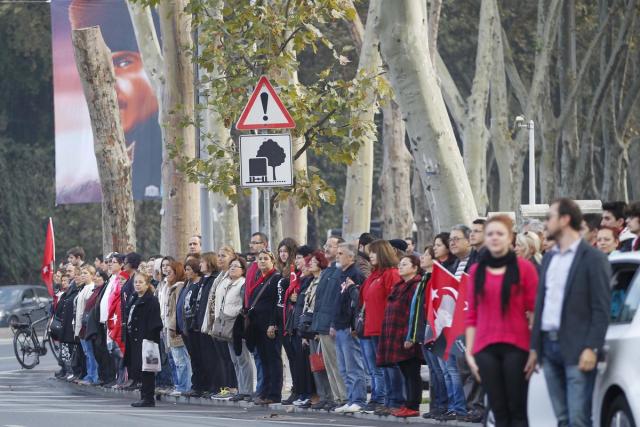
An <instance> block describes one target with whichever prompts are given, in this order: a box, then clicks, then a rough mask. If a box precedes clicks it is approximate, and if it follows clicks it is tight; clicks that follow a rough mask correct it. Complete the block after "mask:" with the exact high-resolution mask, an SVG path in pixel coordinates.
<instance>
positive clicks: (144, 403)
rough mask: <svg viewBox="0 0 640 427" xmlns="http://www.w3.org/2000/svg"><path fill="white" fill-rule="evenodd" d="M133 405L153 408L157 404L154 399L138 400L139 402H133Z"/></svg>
mask: <svg viewBox="0 0 640 427" xmlns="http://www.w3.org/2000/svg"><path fill="white" fill-rule="evenodd" d="M131 406H133V407H134V408H153V407H154V406H156V402H154V401H153V400H138V401H137V402H133V403H132V404H131Z"/></svg>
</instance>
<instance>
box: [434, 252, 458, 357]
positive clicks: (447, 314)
mask: <svg viewBox="0 0 640 427" xmlns="http://www.w3.org/2000/svg"><path fill="white" fill-rule="evenodd" d="M461 292H464V291H463V290H462V289H461V285H460V281H459V280H458V279H456V277H455V276H454V275H453V274H451V273H450V272H449V270H447V269H446V268H444V267H443V266H442V265H441V264H440V263H438V262H434V263H433V272H432V273H431V280H429V293H428V298H429V299H428V301H427V304H426V310H427V313H426V316H427V322H428V325H429V332H428V334H427V336H426V337H425V338H426V341H427V342H428V343H429V342H435V343H434V347H433V351H434V353H436V354H438V355H439V356H441V357H443V358H444V359H445V360H446V359H448V358H449V353H450V351H451V346H452V345H453V343H454V342H455V339H456V338H457V337H458V336H459V335H460V333H458V331H459V330H460V327H462V331H464V315H462V316H460V314H459V313H458V311H459V310H460V309H458V304H463V307H462V309H464V304H465V302H466V298H464V295H462V296H461ZM459 317H460V319H458V318H459Z"/></svg>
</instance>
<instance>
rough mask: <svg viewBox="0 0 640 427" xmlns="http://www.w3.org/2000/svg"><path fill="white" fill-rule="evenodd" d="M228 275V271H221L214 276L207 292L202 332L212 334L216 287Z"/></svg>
mask: <svg viewBox="0 0 640 427" xmlns="http://www.w3.org/2000/svg"><path fill="white" fill-rule="evenodd" d="M228 276H229V272H228V271H221V272H220V274H218V277H216V278H215V280H214V281H213V284H212V285H211V290H210V292H209V298H208V299H207V307H206V309H205V314H204V320H203V321H202V328H201V331H202V333H203V334H209V335H211V334H213V321H214V320H215V304H216V289H218V286H219V285H220V283H222V281H223V280H224V279H226V278H227V277H228Z"/></svg>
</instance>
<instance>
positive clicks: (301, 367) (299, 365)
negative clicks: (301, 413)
mask: <svg viewBox="0 0 640 427" xmlns="http://www.w3.org/2000/svg"><path fill="white" fill-rule="evenodd" d="M291 343H292V345H293V350H294V353H295V370H296V375H295V376H294V377H293V378H294V379H297V382H298V383H297V384H294V388H295V389H296V393H297V394H298V396H304V397H308V398H310V397H311V395H312V394H313V393H314V392H315V382H314V381H313V373H312V372H311V366H310V365H309V346H304V345H302V338H301V337H300V336H298V335H295V336H293V337H291Z"/></svg>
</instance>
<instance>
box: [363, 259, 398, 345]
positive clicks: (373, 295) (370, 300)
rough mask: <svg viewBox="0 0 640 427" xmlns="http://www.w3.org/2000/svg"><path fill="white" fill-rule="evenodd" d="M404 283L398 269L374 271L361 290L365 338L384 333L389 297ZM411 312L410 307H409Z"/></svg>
mask: <svg viewBox="0 0 640 427" xmlns="http://www.w3.org/2000/svg"><path fill="white" fill-rule="evenodd" d="M399 282H402V277H400V274H399V273H398V269H397V268H395V267H393V268H387V269H385V270H373V271H372V272H371V274H370V275H369V277H367V280H365V282H364V283H363V284H362V288H361V289H360V307H362V304H366V306H365V309H364V336H365V337H377V336H380V333H381V332H382V320H383V319H384V310H385V308H386V307H387V297H388V296H389V294H390V293H391V289H392V288H393V286H394V285H395V284H396V283H399ZM407 310H409V307H407Z"/></svg>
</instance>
